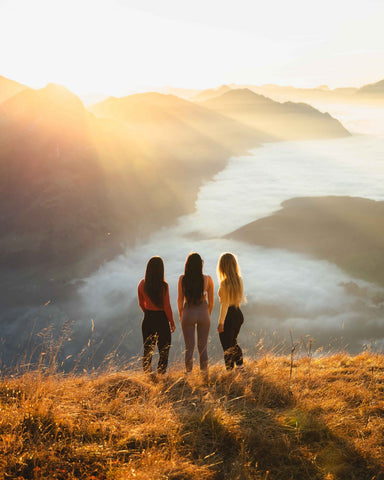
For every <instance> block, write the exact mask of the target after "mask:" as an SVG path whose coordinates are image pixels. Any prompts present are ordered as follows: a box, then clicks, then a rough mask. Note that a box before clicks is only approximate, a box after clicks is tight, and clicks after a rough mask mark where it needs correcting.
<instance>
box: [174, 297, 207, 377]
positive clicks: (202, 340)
mask: <svg viewBox="0 0 384 480" xmlns="http://www.w3.org/2000/svg"><path fill="white" fill-rule="evenodd" d="M210 325H211V319H210V316H209V311H208V304H207V302H205V301H203V302H201V303H199V304H197V305H184V309H183V314H182V317H181V327H182V329H183V335H184V342H185V368H186V370H187V372H190V371H192V366H193V351H194V349H195V329H196V327H197V348H198V351H199V356H200V369H201V370H206V369H207V368H208V351H207V343H208V334H209V327H210Z"/></svg>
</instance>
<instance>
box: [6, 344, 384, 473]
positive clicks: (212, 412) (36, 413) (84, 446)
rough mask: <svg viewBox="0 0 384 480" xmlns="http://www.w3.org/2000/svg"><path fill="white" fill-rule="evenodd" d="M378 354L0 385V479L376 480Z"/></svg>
mask: <svg viewBox="0 0 384 480" xmlns="http://www.w3.org/2000/svg"><path fill="white" fill-rule="evenodd" d="M383 391H384V357H383V356H382V355H376V354H372V353H363V354H360V355H358V356H356V357H351V356H348V355H346V354H341V353H340V354H338V355H334V356H325V357H322V358H312V357H311V355H310V354H306V355H305V356H303V357H301V358H300V359H295V358H293V362H291V358H290V357H273V356H267V355H266V356H265V357H263V358H260V359H259V360H258V361H251V360H248V362H247V363H246V367H245V369H244V370H243V371H241V372H239V373H237V372H232V373H227V372H225V370H224V368H223V366H222V365H216V366H214V367H212V368H211V370H210V372H209V376H202V375H200V374H199V373H198V372H194V373H193V374H192V375H191V376H188V377H185V376H184V374H183V369H182V367H181V366H172V367H171V369H170V371H169V373H167V374H166V375H165V376H164V377H161V378H158V377H157V378H156V377H150V376H145V375H144V374H142V373H141V372H138V371H135V370H134V369H127V370H124V371H113V369H111V370H110V371H109V372H107V373H106V372H104V373H99V374H94V375H87V374H84V375H83V376H77V377H76V376H61V375H57V374H53V373H50V372H43V371H42V369H40V371H38V372H35V373H33V372H32V373H24V374H22V375H20V376H15V377H13V376H8V377H7V376H5V377H3V378H2V380H1V382H0V408H1V417H0V452H1V453H0V478H1V479H5V478H15V479H16V478H17V479H19V480H22V479H32V478H33V479H43V478H44V479H47V478H52V479H53V478H55V479H60V480H64V479H75V478H81V479H88V480H91V479H92V480H96V479H145V480H148V479H173V480H182V479H191V480H192V479H196V480H197V479H199V480H200V479H239V480H240V479H256V480H266V479H269V480H272V479H287V480H288V479H295V480H299V479H305V480H308V479H324V480H332V479H334V480H336V479H348V480H352V479H358V480H365V479H367V480H368V479H369V480H373V479H376V480H377V479H383V478H384V443H383V435H384V420H383V418H384V397H383Z"/></svg>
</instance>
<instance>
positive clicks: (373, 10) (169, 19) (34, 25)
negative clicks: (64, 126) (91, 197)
mask: <svg viewBox="0 0 384 480" xmlns="http://www.w3.org/2000/svg"><path fill="white" fill-rule="evenodd" d="M383 24H384V0H322V1H321V2H319V1H313V0H290V1H289V2H287V1H286V0H269V1H265V0H264V1H259V0H236V1H233V0H194V1H193V2H192V1H184V0H161V1H159V0H0V45H1V48H0V75H2V76H5V77H7V78H11V79H13V80H16V81H19V82H21V83H25V84H27V85H29V86H32V87H34V88H40V87H43V86H45V85H46V84H47V83H49V82H55V83H59V84H62V85H65V86H66V87H67V88H69V89H71V90H72V91H74V92H75V93H77V94H79V95H80V94H106V95H115V96H123V95H125V94H128V93H133V92H135V91H145V90H150V89H155V88H161V87H165V86H174V87H183V88H197V89H200V88H210V87H215V86H219V85H221V84H224V83H227V84H228V83H236V84H255V85H261V84H265V83H276V84H280V85H294V86H298V87H315V86H318V85H322V84H327V85H328V86H330V87H331V88H334V87H339V86H361V85H364V84H367V83H374V82H376V81H379V80H381V79H383V78H384V30H383V28H382V25H383Z"/></svg>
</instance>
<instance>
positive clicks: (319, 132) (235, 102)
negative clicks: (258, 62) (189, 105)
mask: <svg viewBox="0 0 384 480" xmlns="http://www.w3.org/2000/svg"><path fill="white" fill-rule="evenodd" d="M202 105H203V106H205V107H207V108H210V109H212V110H214V111H216V112H218V113H220V114H222V115H226V116H228V117H230V118H233V119H234V120H237V121H239V122H241V123H243V124H245V125H248V126H249V127H252V128H255V129H258V130H262V131H264V132H265V133H266V134H267V135H270V136H272V137H274V138H275V139H276V140H296V139H315V138H335V137H344V136H347V135H349V133H348V131H347V130H346V129H345V128H344V127H343V126H342V125H341V123H340V122H339V121H338V120H336V119H334V118H332V117H331V116H330V115H329V114H328V113H321V112H320V111H319V110H316V109H315V108H313V107H311V106H310V105H308V104H305V103H293V102H285V103H279V102H275V101H274V100H272V99H270V98H268V97H265V96H263V95H258V94H257V93H254V92H252V91H251V90H249V89H247V88H245V89H237V90H230V91H228V92H226V93H224V94H223V95H221V96H219V97H215V98H212V99H210V100H207V101H205V102H202Z"/></svg>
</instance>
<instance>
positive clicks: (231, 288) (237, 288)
mask: <svg viewBox="0 0 384 480" xmlns="http://www.w3.org/2000/svg"><path fill="white" fill-rule="evenodd" d="M217 276H218V278H219V282H220V294H221V297H222V298H223V299H224V300H226V301H227V302H228V303H229V305H236V306H240V304H241V301H242V300H243V281H242V279H241V275H240V267H239V264H238V262H237V258H236V257H235V255H233V254H232V253H223V254H222V255H221V256H220V258H219V263H218V264H217Z"/></svg>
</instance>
